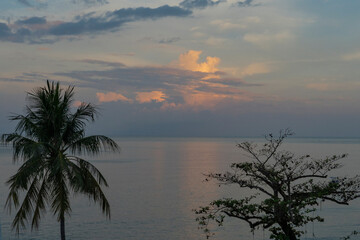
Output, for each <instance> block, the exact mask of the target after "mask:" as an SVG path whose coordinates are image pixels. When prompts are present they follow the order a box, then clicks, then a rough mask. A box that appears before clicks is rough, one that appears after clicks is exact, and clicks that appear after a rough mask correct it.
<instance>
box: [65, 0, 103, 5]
mask: <svg viewBox="0 0 360 240" xmlns="http://www.w3.org/2000/svg"><path fill="white" fill-rule="evenodd" d="M72 2H73V3H84V4H86V5H89V6H92V5H96V4H100V5H103V4H108V3H109V2H108V1H107V0H72Z"/></svg>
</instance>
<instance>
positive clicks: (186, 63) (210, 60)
mask: <svg viewBox="0 0 360 240" xmlns="http://www.w3.org/2000/svg"><path fill="white" fill-rule="evenodd" d="M201 53H202V51H195V50H190V51H188V52H186V53H183V54H181V55H180V57H179V66H180V67H181V68H183V69H186V70H190V71H197V72H203V73H215V72H217V71H219V69H218V68H217V66H218V65H219V63H220V58H217V57H206V61H205V62H200V63H198V61H199V58H200V54H201Z"/></svg>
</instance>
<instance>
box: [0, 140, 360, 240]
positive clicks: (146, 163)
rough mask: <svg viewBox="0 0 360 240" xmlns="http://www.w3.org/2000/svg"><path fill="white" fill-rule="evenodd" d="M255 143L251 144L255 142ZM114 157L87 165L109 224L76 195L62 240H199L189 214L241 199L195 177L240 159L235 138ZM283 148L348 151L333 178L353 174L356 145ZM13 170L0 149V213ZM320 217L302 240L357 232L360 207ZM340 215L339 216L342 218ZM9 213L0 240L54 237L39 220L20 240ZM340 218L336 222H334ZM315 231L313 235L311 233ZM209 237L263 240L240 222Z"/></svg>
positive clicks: (332, 208)
mask: <svg viewBox="0 0 360 240" xmlns="http://www.w3.org/2000/svg"><path fill="white" fill-rule="evenodd" d="M259 140H260V139H252V141H254V142H257V141H259ZM117 141H118V143H119V144H120V146H121V148H122V152H121V154H120V155H114V154H109V153H106V154H104V155H102V156H100V157H96V158H91V159H90V160H91V161H92V162H93V163H94V164H95V165H96V166H97V167H98V168H99V169H100V170H101V172H102V173H103V174H104V176H106V178H107V180H108V182H109V185H110V188H108V189H106V190H105V191H106V194H107V196H108V199H109V201H110V204H111V213H112V216H111V220H110V221H109V220H106V219H105V217H104V216H103V215H102V214H101V211H100V208H99V207H98V206H97V205H94V204H93V203H91V202H89V201H88V199H86V198H84V197H82V196H80V195H78V196H75V197H74V199H72V202H71V203H72V210H73V212H72V214H71V217H70V218H68V219H67V222H66V232H67V239H73V240H75V239H76V240H85V239H86V240H92V239H93V240H96V239H108V240H115V239H116V240H118V239H126V240H127V239H129V240H130V239H134V240H135V239H136V240H143V239H149V240H184V239H188V240H198V239H205V237H204V235H203V234H202V232H201V231H200V230H198V229H197V223H196V222H195V220H194V219H195V215H194V213H193V212H192V209H194V208H197V207H198V206H200V205H205V204H207V203H209V202H210V201H211V200H214V199H217V198H220V197H222V196H234V195H236V196H241V195H245V194H248V193H247V192H245V191H240V190H239V189H238V188H235V187H221V188H219V187H218V186H217V185H216V184H215V182H209V183H206V182H204V176H203V175H202V173H207V172H222V171H225V170H227V169H228V166H229V165H230V163H232V162H236V161H241V160H243V159H244V155H243V154H242V153H241V152H240V150H238V149H237V148H236V147H235V144H236V143H237V142H241V141H242V139H231V138H217V139H191V138H190V139H182V138H144V139H139V138H137V139H135V138H120V139H118V140H117ZM285 147H286V148H287V149H289V150H291V151H294V152H296V153H299V154H306V153H309V154H311V155H313V156H315V157H316V156H318V157H320V156H325V155H332V154H340V153H349V154H350V155H349V157H348V158H347V159H346V160H345V161H344V164H345V166H344V167H343V168H342V169H341V170H340V171H339V172H337V173H335V174H341V175H344V174H349V175H354V174H357V173H358V172H359V159H360V148H359V147H360V145H359V141H358V140H356V139H355V140H354V139H352V140H346V139H345V140H344V139H340V140H339V139H337V140H333V139H321V140H319V141H316V139H310V140H308V139H302V140H296V139H295V140H291V141H289V143H286V144H285ZM17 167H18V165H13V164H12V162H11V150H10V149H4V148H0V182H1V183H2V184H0V193H1V194H0V207H1V208H2V209H3V206H4V203H5V199H6V196H7V193H8V190H7V186H5V185H4V184H3V183H4V182H5V181H6V179H8V178H9V176H10V175H12V174H14V173H15V171H16V169H17ZM319 211H320V214H321V215H322V216H324V217H325V223H316V224H314V225H312V224H309V225H308V226H306V228H304V230H307V231H308V233H307V234H306V237H307V238H309V239H314V237H313V234H315V236H316V239H339V237H340V236H345V235H346V234H347V233H349V232H351V231H353V230H360V227H359V223H360V221H359V220H360V214H359V213H360V212H359V211H360V201H358V200H356V201H354V202H353V203H352V204H351V205H350V206H346V207H343V206H338V205H335V204H323V205H322V206H321V210H320V209H319ZM344 216H346V218H345V217H344ZM12 219H13V215H9V214H7V213H6V211H5V210H3V211H2V212H1V215H0V220H1V232H2V239H34V240H35V239H58V238H59V233H58V232H59V224H58V223H57V222H56V219H55V218H54V217H53V216H52V215H51V214H48V215H46V216H45V217H44V218H43V219H42V221H41V225H40V229H39V230H38V231H33V232H32V233H31V232H30V231H24V232H22V233H20V235H19V238H17V237H16V235H15V233H14V232H11V231H10V224H11V221H12ZM339 219H341V221H339ZM313 228H314V232H313V230H312V229H313ZM216 232H217V233H216V236H215V238H214V239H223V240H233V239H253V238H254V239H259V240H260V239H268V238H269V234H268V233H267V232H263V231H262V230H259V231H257V232H255V235H254V237H253V236H252V234H251V233H250V232H249V228H248V226H247V225H246V224H245V223H242V222H239V221H236V220H229V221H227V222H226V224H225V227H223V228H221V229H218V231H216Z"/></svg>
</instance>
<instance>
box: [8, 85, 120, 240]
mask: <svg viewBox="0 0 360 240" xmlns="http://www.w3.org/2000/svg"><path fill="white" fill-rule="evenodd" d="M73 96H74V87H73V86H69V87H68V88H67V89H65V90H64V89H61V88H60V86H59V83H58V82H57V83H54V82H51V83H50V82H49V81H47V84H46V86H45V87H40V88H36V89H34V90H33V91H32V92H30V93H28V101H29V105H27V106H26V113H25V115H15V116H12V117H11V118H10V119H11V120H13V121H17V126H16V129H15V132H14V133H10V134H3V135H2V142H3V143H5V144H10V143H12V146H13V161H14V162H17V161H20V160H21V161H23V164H22V165H21V167H20V168H19V169H18V171H17V172H16V174H14V175H13V176H12V177H10V179H9V180H8V181H7V184H8V185H9V188H10V193H9V195H8V197H7V200H6V207H7V208H8V209H9V210H10V211H11V209H12V207H15V208H16V210H17V213H16V215H15V218H14V220H13V223H12V228H13V229H14V228H15V229H16V231H17V233H19V230H20V227H23V228H25V227H26V224H27V223H28V222H29V221H31V229H33V228H38V227H39V222H40V218H41V216H42V214H43V213H44V212H45V210H46V208H47V207H50V208H51V211H52V212H53V213H54V215H56V216H57V220H58V221H59V222H60V234H61V240H65V216H66V215H70V212H71V206H70V200H69V196H70V194H71V193H82V194H85V195H87V196H88V197H89V199H92V200H93V201H94V202H98V203H99V204H100V206H101V210H102V211H103V213H105V214H106V216H107V217H109V218H110V205H109V202H108V200H107V199H106V197H105V194H104V193H103V191H102V189H101V186H108V184H107V182H106V180H105V178H104V176H103V175H102V174H101V172H100V171H99V170H98V169H97V168H96V167H95V166H94V165H92V164H91V163H90V162H88V161H86V160H84V159H83V158H81V157H79V156H81V155H84V154H90V155H97V154H99V153H101V152H102V151H103V150H110V151H119V147H118V145H117V144H116V143H115V142H114V141H113V140H111V139H110V138H108V137H106V136H102V135H94V136H85V126H86V124H87V122H89V121H94V118H95V116H96V114H97V110H96V108H95V107H94V106H93V105H91V104H85V103H82V104H81V105H80V106H79V107H78V108H77V109H76V111H74V112H72V109H71V108H72V103H73ZM76 155H78V156H76ZM21 192H25V194H24V197H23V198H22V200H21V199H20V197H21V196H23V195H21V194H20V193H21Z"/></svg>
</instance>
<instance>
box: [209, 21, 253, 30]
mask: <svg viewBox="0 0 360 240" xmlns="http://www.w3.org/2000/svg"><path fill="white" fill-rule="evenodd" d="M210 24H211V25H214V26H217V27H218V28H220V29H221V30H234V29H244V28H246V25H245V24H243V23H234V22H233V21H231V20H223V19H217V20H213V21H211V22H210Z"/></svg>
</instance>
